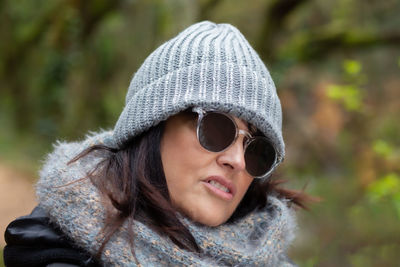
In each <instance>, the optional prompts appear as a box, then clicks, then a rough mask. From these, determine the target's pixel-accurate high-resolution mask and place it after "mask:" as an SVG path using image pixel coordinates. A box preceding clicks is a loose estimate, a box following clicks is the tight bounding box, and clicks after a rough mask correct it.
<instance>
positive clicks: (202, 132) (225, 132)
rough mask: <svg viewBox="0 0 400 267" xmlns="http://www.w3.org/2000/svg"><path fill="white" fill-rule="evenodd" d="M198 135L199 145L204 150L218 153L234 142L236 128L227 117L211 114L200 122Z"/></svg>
mask: <svg viewBox="0 0 400 267" xmlns="http://www.w3.org/2000/svg"><path fill="white" fill-rule="evenodd" d="M198 135H199V141H200V144H201V145H202V146H203V147H204V148H205V149H207V150H209V151H212V152H219V151H222V150H224V149H225V148H227V147H228V146H229V145H230V144H232V142H233V141H234V140H235V136H236V127H235V124H234V123H233V122H232V120H231V119H230V118H229V117H228V116H225V115H223V114H220V113H216V112H211V113H207V114H206V115H205V116H204V117H203V119H202V120H201V122H200V125H199V132H198Z"/></svg>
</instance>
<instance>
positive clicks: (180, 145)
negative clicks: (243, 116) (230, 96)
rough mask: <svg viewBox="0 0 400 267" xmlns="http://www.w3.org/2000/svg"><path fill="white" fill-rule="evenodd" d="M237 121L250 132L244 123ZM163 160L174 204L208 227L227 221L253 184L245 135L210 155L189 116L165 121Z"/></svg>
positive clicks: (181, 115) (162, 144)
mask: <svg viewBox="0 0 400 267" xmlns="http://www.w3.org/2000/svg"><path fill="white" fill-rule="evenodd" d="M234 120H235V122H236V124H237V125H238V127H239V129H243V130H247V131H248V129H247V126H246V124H245V123H244V122H243V121H241V120H240V119H238V118H234ZM161 159H162V163H163V167H164V173H165V178H166V181H167V185H168V191H169V194H170V197H171V200H172V204H173V205H174V206H175V207H176V208H177V209H178V210H179V211H180V212H182V213H184V214H185V215H186V216H188V217H189V218H191V219H192V220H194V221H196V222H199V223H202V224H205V225H208V226H218V225H220V224H222V223H224V222H226V221H227V220H228V219H229V217H230V216H231V215H232V213H233V212H234V211H235V209H236V208H237V206H238V205H239V203H240V201H241V200H242V198H243V196H244V195H245V193H246V191H247V189H248V187H249V185H250V183H251V182H252V181H253V177H252V176H250V175H249V174H248V173H247V172H246V169H245V161H244V148H243V136H242V135H239V137H238V138H237V139H236V142H235V143H234V144H233V145H231V146H230V147H229V148H228V149H226V150H224V151H223V152H218V153H213V152H209V151H207V150H205V149H204V148H203V147H202V146H201V145H200V143H199V142H198V140H197V135H196V119H195V117H194V116H190V115H188V114H183V113H180V114H178V115H175V116H172V117H170V118H169V119H168V120H167V121H166V124H165V130H164V134H163V137H162V140H161Z"/></svg>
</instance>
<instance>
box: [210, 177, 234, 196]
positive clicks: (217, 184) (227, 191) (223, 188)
mask: <svg viewBox="0 0 400 267" xmlns="http://www.w3.org/2000/svg"><path fill="white" fill-rule="evenodd" d="M209 183H210V184H211V185H212V186H214V187H216V188H218V189H219V190H222V191H224V192H226V193H229V189H228V188H226V187H225V186H223V185H222V184H220V183H218V182H216V181H214V180H211V181H210V182H209Z"/></svg>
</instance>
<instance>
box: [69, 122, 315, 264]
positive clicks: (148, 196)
mask: <svg viewBox="0 0 400 267" xmlns="http://www.w3.org/2000/svg"><path fill="white" fill-rule="evenodd" d="M163 130H164V122H161V123H159V124H158V125H157V126H154V127H152V128H150V129H149V130H148V131H146V132H145V133H143V134H141V135H139V136H137V137H135V138H133V139H132V140H130V142H127V143H126V144H124V145H123V146H122V147H121V148H119V149H115V148H111V147H108V146H105V145H94V146H91V147H89V148H87V149H85V150H84V151H82V152H81V153H80V154H79V155H77V156H76V157H75V158H73V159H72V160H71V161H70V163H72V162H74V161H77V160H79V159H80V158H82V157H84V156H86V155H88V154H89V153H93V152H95V151H98V152H100V153H102V155H105V156H104V159H103V160H102V161H101V162H100V163H99V164H98V165H97V166H96V167H95V168H94V170H92V171H91V172H90V173H88V178H89V179H90V180H91V182H92V183H93V185H94V186H96V187H97V188H98V190H99V191H100V192H101V195H102V196H103V197H105V199H106V200H107V201H105V203H108V204H106V207H105V208H106V221H105V224H104V228H103V230H102V236H101V238H102V240H101V244H102V245H101V246H100V248H99V250H98V254H97V256H98V257H99V256H100V254H101V252H102V251H103V249H104V247H105V245H106V244H107V242H108V241H109V240H110V238H111V236H112V235H113V234H114V233H115V232H116V231H117V230H118V229H119V228H120V227H121V226H122V224H123V223H124V222H127V223H128V231H129V232H128V236H129V241H130V243H131V250H132V254H133V255H134V256H135V253H134V251H133V247H134V246H133V243H134V233H133V227H132V226H133V224H134V220H138V221H141V222H143V223H145V224H146V225H147V226H149V227H151V228H153V229H154V230H155V231H156V232H158V233H159V234H162V235H166V236H168V237H169V238H170V239H171V240H172V241H173V242H174V243H175V244H176V245H177V246H179V247H180V248H183V249H186V250H189V251H194V252H199V251H200V248H199V247H198V245H197V243H196V241H195V239H194V237H193V236H192V234H191V233H190V231H189V230H188V229H187V228H186V227H185V226H184V225H183V224H182V223H181V222H180V220H179V219H178V218H177V216H176V210H175V209H174V207H173V206H172V204H171V201H170V197H169V193H168V188H167V183H166V179H165V174H164V170H163V166H162V161H161V153H160V143H161V138H162V134H163ZM279 183H281V181H271V180H267V181H264V182H262V181H259V180H254V181H253V183H252V184H251V185H250V187H249V189H248V191H247V193H246V194H245V196H244V198H243V199H242V201H241V203H240V204H239V206H238V207H237V209H236V210H235V212H234V213H233V215H232V216H231V218H230V219H229V220H228V223H229V222H233V221H235V220H237V219H239V218H241V217H243V216H245V215H246V214H248V213H249V212H251V211H253V210H254V209H256V208H259V207H263V206H265V205H266V204H267V195H268V194H269V193H270V192H275V193H278V194H280V195H281V196H282V197H285V198H288V199H289V201H291V202H293V203H295V204H297V205H298V206H300V207H305V204H304V203H305V202H306V201H307V200H309V198H308V196H307V195H305V194H304V193H303V192H300V191H290V190H286V189H281V188H278V187H277V185H278V184H279Z"/></svg>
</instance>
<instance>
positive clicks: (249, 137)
mask: <svg viewBox="0 0 400 267" xmlns="http://www.w3.org/2000/svg"><path fill="white" fill-rule="evenodd" d="M192 111H193V112H195V113H197V114H198V118H197V127H196V134H197V140H198V141H199V143H200V145H201V147H203V148H204V149H205V150H207V151H208V152H212V153H220V152H223V151H225V150H227V149H228V148H229V147H230V146H232V145H233V144H234V143H235V142H236V139H237V138H238V137H239V135H240V134H242V135H244V136H245V137H246V141H245V142H244V153H243V154H245V153H246V149H247V147H248V146H249V145H250V144H251V143H252V142H253V141H254V140H256V139H259V138H262V139H265V140H267V141H268V142H269V143H271V142H270V141H269V139H268V138H267V137H265V136H253V135H252V134H251V133H249V132H248V131H245V130H242V129H239V127H238V126H237V123H236V122H235V120H234V119H233V117H232V116H231V115H229V114H228V113H225V112H220V111H217V110H212V109H210V110H204V109H203V108H201V107H194V108H192ZM207 113H218V114H221V115H223V116H226V117H228V118H229V119H230V120H231V122H232V123H233V125H235V130H236V132H235V138H234V139H233V140H232V142H231V143H230V144H229V145H228V146H227V147H226V148H224V149H223V150H221V151H216V152H215V151H211V150H208V149H207V148H206V147H204V146H203V145H202V144H201V142H200V136H199V131H200V124H201V121H202V120H203V118H204V117H205V116H206V115H207ZM271 146H272V148H273V149H274V152H275V159H274V163H273V164H272V165H271V168H270V169H269V170H268V171H267V172H266V173H265V174H263V175H260V176H254V178H265V177H268V176H269V175H270V174H271V173H272V172H273V171H274V170H275V168H276V167H277V165H278V164H279V161H278V154H277V152H276V149H275V147H274V146H273V145H272V144H271ZM246 172H247V173H249V172H248V171H247V168H246ZM249 174H250V173H249ZM250 175H251V174H250ZM251 176H253V175H251Z"/></svg>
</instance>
